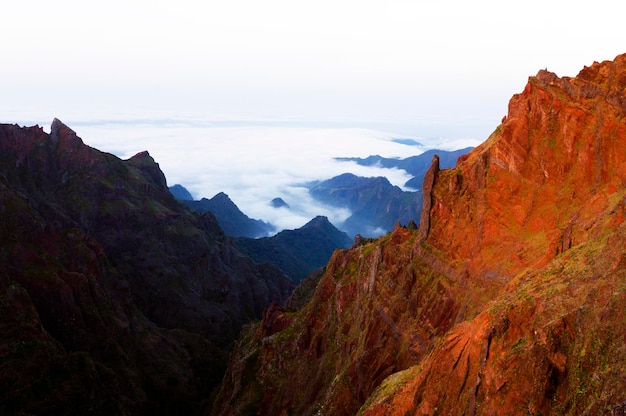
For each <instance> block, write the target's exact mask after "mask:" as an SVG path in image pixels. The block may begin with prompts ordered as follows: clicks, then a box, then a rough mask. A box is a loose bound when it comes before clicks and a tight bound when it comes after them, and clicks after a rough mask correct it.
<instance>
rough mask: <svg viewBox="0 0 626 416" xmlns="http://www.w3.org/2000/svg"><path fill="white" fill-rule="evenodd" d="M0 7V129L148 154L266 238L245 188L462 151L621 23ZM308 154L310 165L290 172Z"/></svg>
mask: <svg viewBox="0 0 626 416" xmlns="http://www.w3.org/2000/svg"><path fill="white" fill-rule="evenodd" d="M4 6H5V7H4V9H3V13H4V16H5V19H4V21H3V24H2V25H1V26H0V39H2V40H1V41H0V42H1V44H2V46H3V62H2V65H1V66H0V97H1V98H0V122H2V123H18V124H22V125H34V124H38V125H40V126H42V127H43V128H44V129H45V130H46V131H49V125H50V123H51V122H52V119H53V118H59V119H60V120H62V121H63V122H64V123H66V124H67V125H69V126H70V127H71V128H72V129H74V130H75V131H76V132H77V133H78V134H79V136H81V137H82V138H83V140H84V141H85V142H86V143H87V144H89V145H91V146H94V147H97V148H99V149H100V150H104V151H108V152H111V153H114V154H116V155H118V156H129V154H128V153H129V152H131V151H135V150H137V151H143V150H147V151H149V152H150V153H151V154H152V155H153V156H154V157H155V159H156V160H157V162H158V163H160V165H161V166H162V168H163V170H164V172H165V174H166V176H167V177H168V182H169V183H170V184H174V183H181V184H182V185H184V186H186V187H188V188H189V189H190V190H191V191H192V192H193V193H194V195H195V196H196V197H207V198H210V197H212V196H213V195H212V194H211V193H212V192H214V191H216V192H217V191H224V192H226V193H229V195H230V196H231V198H232V199H233V200H234V202H235V203H236V204H237V205H238V206H240V208H241V209H242V210H243V211H244V212H245V213H246V214H248V215H249V216H251V217H255V218H262V219H265V220H269V221H272V218H263V217H262V216H260V215H259V214H264V215H266V214H267V213H266V212H265V211H263V210H262V209H261V208H260V206H261V203H260V201H261V200H262V199H258V200H257V201H256V202H252V201H251V200H248V199H247V197H245V195H250V194H252V193H258V194H259V198H265V195H261V192H257V190H255V186H254V185H255V184H254V181H251V180H250V178H251V177H252V178H254V177H256V178H257V179H258V178H263V180H264V181H266V182H267V181H270V180H272V181H274V182H275V184H274V185H273V186H276V185H278V184H280V185H281V186H283V187H285V186H287V185H289V186H288V187H289V189H291V191H292V192H294V194H293V197H294V198H295V197H296V195H297V192H299V191H298V189H297V188H296V187H293V186H292V185H293V183H296V182H295V181H296V180H300V179H302V178H308V177H311V176H312V175H313V174H314V173H316V172H319V173H321V172H325V173H326V175H325V176H326V178H328V177H331V176H332V174H334V173H336V172H338V171H339V170H340V169H339V167H337V166H336V165H335V164H333V163H331V162H328V159H329V158H331V159H332V156H334V157H337V156H363V157H365V156H368V155H369V154H364V153H360V152H365V151H367V152H371V153H370V154H381V155H383V156H403V157H408V156H412V155H413V154H412V153H411V152H415V151H418V149H409V148H408V147H406V146H405V147H403V148H402V147H400V148H394V149H395V150H393V151H392V149H389V148H388V142H389V138H391V137H409V138H416V139H418V140H422V141H424V142H427V143H425V144H426V145H427V146H436V147H446V146H447V147H449V148H460V147H464V145H465V144H467V143H471V144H472V145H475V144H478V143H481V142H483V141H484V140H486V139H487V137H488V136H489V134H490V133H491V132H492V131H493V130H494V129H495V128H496V127H497V126H498V124H499V123H500V120H501V118H502V116H504V115H505V114H506V113H507V105H508V101H509V99H510V98H511V96H513V95H514V94H516V93H519V92H521V91H522V90H523V88H524V86H525V84H526V82H527V79H528V77H529V76H533V75H535V74H536V73H537V72H538V71H539V70H540V69H544V68H545V69H548V70H550V71H553V72H555V73H556V74H557V75H559V76H575V75H576V74H577V73H578V72H579V71H580V70H581V69H583V68H584V66H589V65H591V64H592V63H593V62H594V61H603V60H611V59H613V58H614V57H615V56H617V55H618V54H620V53H624V52H626V50H625V49H626V46H625V45H624V42H623V29H622V28H623V22H622V20H623V19H622V17H621V15H620V13H614V12H611V11H612V10H613V9H614V8H615V5H614V4H613V3H611V2H609V1H608V0H598V1H596V2H594V3H593V5H591V6H589V7H585V8H581V7H576V6H575V5H572V4H571V2H566V1H564V0H557V1H551V2H545V1H543V0H527V1H524V2H513V3H507V4H506V5H503V4H502V3H499V2H495V1H492V0H477V1H474V2H465V1H461V0H450V1H445V2H443V1H442V2H435V1H430V0H428V1H427V0H417V1H409V0H389V1H385V2H380V1H354V0H343V1H332V2H331V1H328V0H321V1H318V2H315V3H301V2H291V1H287V0H267V1H264V2H255V1H251V0H233V1H230V2H200V1H195V0H181V1H179V2H176V3H174V2H166V1H160V0H157V1H150V2H147V1H144V0H136V1H132V2H127V1H122V0H111V1H109V2H106V3H101V4H93V3H85V2H80V1H78V0H59V1H55V2H50V1H44V0H27V1H20V2H9V3H7V4H5V5H4ZM289 138H291V141H290V140H289ZM289 143H291V144H289ZM294 143H298V145H297V146H296V145H295V144H294ZM183 144H184V146H185V149H186V150H185V149H181V146H183ZM307 145H308V146H309V148H312V149H315V151H316V153H315V155H313V156H311V157H310V158H309V159H307V158H305V157H300V156H298V157H294V154H297V153H298V152H303V150H302V149H303V148H305V147H306V146H307ZM242 146H246V147H245V148H244V147H242ZM290 146H291V147H290ZM324 146H325V147H326V148H324V149H321V147H324ZM269 150H271V151H269ZM318 150H319V151H318ZM228 152H240V153H242V154H244V155H243V156H244V157H243V159H246V158H247V159H246V160H247V164H240V163H238V162H233V160H234V161H237V160H239V159H241V158H236V157H235V156H236V154H235V155H233V154H228ZM385 152H389V153H394V152H395V154H385ZM398 152H406V153H401V154H397V153H398ZM215 154H221V160H222V161H225V162H224V163H221V162H219V160H217V161H216V159H213V158H212V157H210V156H211V155H215ZM261 155H262V156H263V157H260V156H261ZM203 157H204V159H202V158H203ZM191 160H193V161H194V162H193V163H191V162H190V161H191ZM263 160H265V161H267V160H269V161H271V163H259V161H263ZM287 165H294V166H293V167H289V168H286V166H287ZM307 165H311V166H313V167H311V168H309V167H308V166H307ZM343 167H345V166H342V167H341V168H343ZM218 168H221V169H224V171H218ZM236 169H237V170H236ZM298 169H299V170H298ZM355 169H356V168H355ZM339 173H342V172H339ZM355 173H357V172H355ZM227 174H229V175H227ZM281 174H282V175H287V176H289V175H291V176H292V177H287V176H285V177H281V176H280V175H281ZM316 174H317V173H316ZM386 174H387V175H388V176H391V177H392V178H391V179H392V181H396V179H394V178H393V177H394V176H396V177H397V179H398V181H399V180H400V179H401V174H398V172H395V173H394V172H386ZM232 178H236V179H238V180H239V181H240V183H239V184H237V183H235V182H234V181H233V180H231V179H232ZM316 179H324V177H323V176H320V177H317V178H316ZM185 181H188V183H186V182H185ZM202 181H204V182H202ZM287 181H289V182H288V183H287ZM247 182H252V183H251V184H247ZM266 185H268V183H263V188H267V186H266ZM218 188H219V189H218ZM276 189H278V188H275V189H274V190H276ZM229 190H230V191H229ZM266 191H267V192H270V190H266ZM216 192H215V193H216ZM274 196H280V195H273V196H272V197H274ZM301 198H304V197H303V196H301ZM306 212H309V211H306V210H304V204H303V210H302V212H301V213H300V214H298V216H296V217H294V218H286V217H285V218H280V221H281V222H282V223H283V224H284V225H285V226H295V225H297V224H300V223H302V221H303V220H304V217H303V216H304V215H305V213H306ZM267 215H269V214H267ZM306 215H308V213H307V214H306ZM337 215H339V214H337ZM275 217H276V218H278V217H279V216H276V215H275ZM275 220H276V219H275Z"/></svg>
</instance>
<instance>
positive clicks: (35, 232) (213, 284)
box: [0, 120, 293, 414]
mask: <svg viewBox="0 0 626 416" xmlns="http://www.w3.org/2000/svg"><path fill="white" fill-rule="evenodd" d="M0 202H1V203H0V217H1V218H2V221H0V316H1V318H0V332H1V333H2V336H1V337H0V413H1V414H148V413H149V414H173V413H192V412H196V411H198V410H199V409H200V408H202V407H206V406H207V405H208V403H209V402H208V399H209V397H210V394H211V391H212V389H213V388H214V386H215V385H216V384H217V382H218V380H219V379H220V378H221V377H222V374H223V371H224V365H225V357H226V354H227V350H228V348H229V347H230V346H231V345H232V343H233V340H234V339H235V338H236V337H237V336H238V334H239V330H240V328H241V326H242V325H243V324H244V323H246V322H249V321H250V320H253V319H258V318H260V317H261V316H262V311H263V309H264V308H265V307H266V306H268V305H270V304H271V303H272V302H279V303H282V302H284V301H285V300H286V299H287V297H288V296H289V295H290V293H291V292H292V289H293V285H292V284H291V283H290V281H289V280H288V279H287V278H286V276H284V274H283V273H282V272H281V271H279V270H278V269H276V268H274V267H271V266H268V265H265V266H257V265H255V264H254V262H253V261H252V260H250V259H249V258H247V257H245V256H244V255H242V254H241V253H240V252H238V251H237V250H236V249H235V247H234V246H233V245H232V243H231V242H230V240H228V239H227V237H226V236H225V235H224V234H223V232H222V231H221V230H220V228H219V226H218V225H217V221H216V220H215V218H214V217H213V216H211V215H204V216H199V215H195V214H192V213H191V212H190V211H189V210H187V209H186V208H185V207H183V206H182V205H181V204H180V203H179V202H177V201H176V200H175V199H174V198H173V197H172V195H171V194H170V192H169V190H168V188H167V186H166V181H165V177H164V176H163V173H162V172H161V171H160V169H159V167H158V165H157V164H156V163H155V162H154V160H153V159H152V158H151V157H150V155H149V154H148V153H146V152H144V153H140V154H138V155H136V156H134V157H133V158H131V159H129V160H127V161H121V160H119V159H118V158H116V157H115V156H113V155H110V154H107V153H102V152H99V151H97V150H95V149H93V148H90V147H88V146H86V145H84V144H83V142H82V140H81V139H80V138H79V137H77V136H76V134H75V133H74V132H73V131H72V130H71V129H70V128H69V127H67V126H65V125H64V124H63V123H61V122H60V121H59V120H54V122H53V123H52V128H51V133H50V134H46V133H45V132H44V131H43V130H42V129H41V128H39V127H28V128H21V127H19V126H17V125H0ZM205 410H206V409H205Z"/></svg>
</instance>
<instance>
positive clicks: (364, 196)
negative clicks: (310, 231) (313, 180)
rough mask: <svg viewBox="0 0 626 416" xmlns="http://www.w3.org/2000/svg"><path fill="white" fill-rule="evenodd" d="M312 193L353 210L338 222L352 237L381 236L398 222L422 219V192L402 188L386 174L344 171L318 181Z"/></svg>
mask: <svg viewBox="0 0 626 416" xmlns="http://www.w3.org/2000/svg"><path fill="white" fill-rule="evenodd" d="M309 192H310V193H311V195H312V196H313V197H314V198H315V199H317V200H318V201H321V202H323V203H325V204H328V205H331V206H336V207H341V208H347V209H349V210H350V211H351V212H352V214H351V215H350V217H348V218H347V219H346V220H345V221H344V223H343V224H340V225H338V226H339V228H340V229H342V230H345V231H346V232H347V233H348V235H350V236H355V235H357V234H361V235H362V236H365V237H378V236H379V235H381V234H384V233H385V232H387V231H390V230H392V229H393V227H394V225H395V223H397V222H401V223H403V224H408V223H409V221H411V220H413V221H415V222H418V221H419V213H420V210H421V203H422V195H421V193H419V192H406V191H403V190H401V189H400V188H399V187H397V186H393V185H392V184H391V183H389V181H388V180H387V178H384V177H378V178H364V177H360V176H356V175H353V174H351V173H344V174H343V175H339V176H336V177H334V178H332V179H329V180H326V181H323V182H320V183H318V184H316V185H315V186H313V187H312V188H311V189H310V190H309Z"/></svg>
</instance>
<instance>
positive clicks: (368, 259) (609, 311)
mask: <svg viewBox="0 0 626 416" xmlns="http://www.w3.org/2000/svg"><path fill="white" fill-rule="evenodd" d="M625 82H626V55H622V56H618V57H617V58H616V59H615V60H614V61H613V62H603V63H595V64H593V65H592V66H591V67H589V68H585V69H584V70H583V71H581V73H580V74H579V75H578V76H577V77H576V78H571V79H570V78H558V77H557V76H556V75H554V74H550V73H548V72H547V71H540V72H539V74H538V75H537V76H535V77H531V78H530V79H529V82H528V85H527V86H526V88H525V89H524V91H523V92H522V93H520V94H517V95H515V96H514V97H513V98H512V99H511V101H510V104H509V112H508V115H507V117H506V118H505V119H503V123H502V124H501V125H500V126H498V127H497V128H496V130H495V131H494V133H493V134H492V135H491V136H490V137H489V138H488V139H487V141H486V142H485V143H483V144H482V145H481V146H479V147H478V148H476V149H475V150H474V151H472V152H471V153H470V154H469V155H467V156H464V157H462V158H460V159H459V161H458V163H457V166H456V167H455V168H454V169H443V170H441V171H439V173H438V174H437V175H433V178H436V180H433V184H434V185H433V187H432V190H431V192H430V195H431V206H430V209H428V210H424V215H427V217H428V224H429V226H428V229H427V230H426V231H424V230H422V231H419V230H418V231H413V230H409V229H405V228H402V227H399V228H396V229H395V230H394V231H393V232H392V233H390V234H388V235H386V236H383V237H381V238H379V239H378V240H376V241H374V242H372V241H363V242H360V244H359V245H355V246H353V247H351V248H350V249H348V250H345V251H342V252H336V253H335V255H334V256H333V258H332V259H331V261H330V263H329V264H328V266H327V267H326V270H325V273H324V275H323V276H322V277H321V279H320V282H319V284H318V287H317V290H316V292H315V294H314V295H313V297H312V299H311V301H310V302H309V303H308V304H307V305H306V306H305V307H304V308H303V309H302V310H301V311H299V312H297V313H293V314H291V315H289V316H288V318H289V319H288V321H290V324H289V325H287V326H285V328H284V329H283V330H279V331H277V332H274V331H269V332H268V331H265V332H264V331H263V325H258V326H252V327H249V328H248V329H247V331H246V333H245V336H244V337H242V338H241V339H240V341H239V343H238V346H237V348H236V350H235V353H234V354H233V356H232V359H231V362H230V365H229V370H228V372H227V376H226V378H225V380H224V382H223V384H222V386H221V390H220V393H219V395H218V398H217V401H216V407H215V409H214V414H250V413H255V412H256V413H257V414H281V413H282V414H303V415H307V414H333V415H352V414H355V413H359V414H364V415H383V414H384V415H389V414H391V415H405V414H411V415H413V414H416V415H417V414H467V415H477V414H619V412H622V411H623V408H624V402H625V400H626V397H625V393H624V392H625V391H626V385H625V384H624V379H623V377H622V374H624V372H625V371H626V359H625V358H624V357H626V354H625V351H624V340H623V334H624V333H626V331H625V330H626V327H625V323H624V322H625V320H624V313H623V310H625V309H624V306H626V304H625V303H626V292H625V291H624V282H625V281H626V261H625V259H626V251H625V250H624V247H626V244H625V243H626V228H625V227H626V225H625V224H624V218H626V217H625V213H626V186H625V185H626V152H624V150H623V149H624V143H625V142H626V123H625V118H624V116H625V114H624V107H623V105H622V103H623V102H624V99H625V98H624V97H625V96H626V95H625V94H624V88H625V87H626V83H625ZM422 223H424V221H422ZM424 237H425V238H424ZM272 316H273V317H272V318H271V322H281V325H284V324H285V322H286V320H285V319H283V320H280V319H279V320H278V321H277V320H276V319H277V317H279V316H281V315H280V314H273V315H272ZM268 319H270V318H269V317H268ZM279 327H281V326H279ZM279 327H276V328H279ZM285 374H289V377H285V376H284V375H285Z"/></svg>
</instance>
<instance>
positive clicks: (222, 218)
mask: <svg viewBox="0 0 626 416" xmlns="http://www.w3.org/2000/svg"><path fill="white" fill-rule="evenodd" d="M181 188H182V186H181ZM183 189H184V188H183ZM171 190H172V189H171V188H170V191H171ZM175 196H176V195H175ZM179 200H180V201H181V202H182V203H184V204H185V205H187V206H188V207H189V208H190V209H192V210H193V211H196V212H199V213H202V214H203V213H205V212H210V213H211V214H213V215H215V217H216V218H217V222H218V223H219V225H220V227H221V228H222V230H224V233H225V234H226V235H228V236H230V237H250V238H258V237H265V236H267V235H269V234H270V233H272V232H273V231H274V227H273V226H272V225H271V224H269V223H267V222H265V221H261V220H255V219H252V218H250V217H248V216H247V215H246V214H244V213H243V212H241V210H240V209H239V208H238V207H237V205H235V203H234V202H233V201H232V200H231V199H230V198H229V197H228V195H226V194H225V193H224V192H220V193H218V194H217V195H215V196H214V197H213V198H211V199H206V198H202V199H201V200H199V201H189V200H184V199H183V200H181V199H180V198H179Z"/></svg>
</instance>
